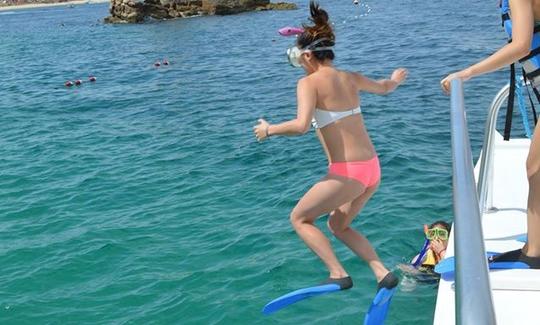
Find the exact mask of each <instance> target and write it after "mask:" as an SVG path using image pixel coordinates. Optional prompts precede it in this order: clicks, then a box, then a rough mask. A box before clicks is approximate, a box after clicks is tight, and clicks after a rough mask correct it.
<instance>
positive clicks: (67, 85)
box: [64, 80, 73, 87]
mask: <svg viewBox="0 0 540 325" xmlns="http://www.w3.org/2000/svg"><path fill="white" fill-rule="evenodd" d="M64 86H66V87H71V86H73V82H71V81H70V80H68V81H66V82H64Z"/></svg>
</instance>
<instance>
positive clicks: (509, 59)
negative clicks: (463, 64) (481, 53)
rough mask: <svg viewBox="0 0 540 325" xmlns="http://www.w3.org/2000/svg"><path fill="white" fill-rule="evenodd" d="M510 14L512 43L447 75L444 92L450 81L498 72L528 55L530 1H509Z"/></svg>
mask: <svg viewBox="0 0 540 325" xmlns="http://www.w3.org/2000/svg"><path fill="white" fill-rule="evenodd" d="M510 12H511V13H512V16H511V19H512V42H511V43H508V44H507V45H505V46H504V47H502V48H501V49H499V50H498V51H497V52H495V53H494V54H492V55H491V56H489V57H487V58H486V59H484V60H482V61H480V62H478V63H476V64H474V65H472V66H470V67H468V68H465V69H463V70H461V71H459V72H456V73H452V74H449V75H448V76H447V77H446V78H444V79H443V80H441V87H442V89H443V90H444V92H446V93H449V91H450V81H452V79H455V78H461V79H462V80H463V81H466V80H469V79H471V78H472V77H476V76H479V75H482V74H485V73H489V72H492V71H495V70H499V69H501V68H503V67H505V66H508V65H510V64H512V63H514V62H516V61H517V60H519V59H521V58H522V57H524V56H526V55H527V54H529V52H530V48H531V41H532V37H533V31H534V16H533V8H532V0H510Z"/></svg>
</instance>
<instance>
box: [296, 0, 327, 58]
mask: <svg viewBox="0 0 540 325" xmlns="http://www.w3.org/2000/svg"><path fill="white" fill-rule="evenodd" d="M309 12H310V13H311V17H310V18H309V20H310V21H311V22H312V23H313V24H314V25H312V26H310V25H307V24H302V27H303V28H304V33H302V34H301V35H300V36H298V41H297V43H298V45H299V47H300V48H305V47H306V46H308V45H309V44H311V43H313V42H315V41H317V40H320V39H324V40H323V41H321V42H320V43H319V45H320V46H328V47H330V46H334V43H335V36H334V31H333V30H332V26H330V23H329V17H328V13H327V12H326V10H324V9H322V8H321V7H320V6H319V4H318V3H317V2H315V1H313V0H311V1H310V2H309ZM314 55H315V57H316V58H317V59H318V60H320V61H324V60H325V59H330V60H333V59H334V52H333V51H332V50H325V51H317V52H314Z"/></svg>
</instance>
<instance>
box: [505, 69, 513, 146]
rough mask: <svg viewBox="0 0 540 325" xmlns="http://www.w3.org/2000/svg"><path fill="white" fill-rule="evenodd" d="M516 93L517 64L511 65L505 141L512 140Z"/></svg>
mask: <svg viewBox="0 0 540 325" xmlns="http://www.w3.org/2000/svg"><path fill="white" fill-rule="evenodd" d="M515 93H516V66H515V64H514V63H512V64H511V65H510V92H509V93H508V105H507V106H506V122H505V123H504V141H508V140H510V131H511V130H512V114H513V113H514V95H515Z"/></svg>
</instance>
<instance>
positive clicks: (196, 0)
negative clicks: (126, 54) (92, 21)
mask: <svg viewBox="0 0 540 325" xmlns="http://www.w3.org/2000/svg"><path fill="white" fill-rule="evenodd" d="M296 8H297V7H296V5H295V4H294V3H284V2H280V3H270V0H111V5H110V8H109V11H110V14H111V16H109V17H107V18H105V22H107V23H141V22H143V21H144V20H145V19H146V18H147V17H151V18H154V19H173V18H184V17H190V16H197V15H232V14H237V13H240V12H244V11H252V10H290V9H296Z"/></svg>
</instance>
